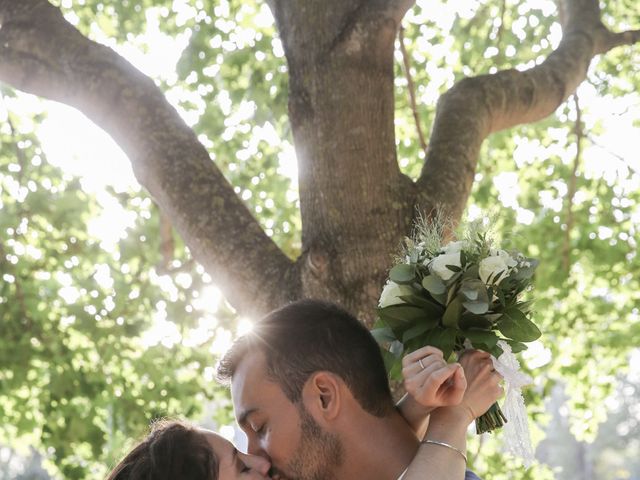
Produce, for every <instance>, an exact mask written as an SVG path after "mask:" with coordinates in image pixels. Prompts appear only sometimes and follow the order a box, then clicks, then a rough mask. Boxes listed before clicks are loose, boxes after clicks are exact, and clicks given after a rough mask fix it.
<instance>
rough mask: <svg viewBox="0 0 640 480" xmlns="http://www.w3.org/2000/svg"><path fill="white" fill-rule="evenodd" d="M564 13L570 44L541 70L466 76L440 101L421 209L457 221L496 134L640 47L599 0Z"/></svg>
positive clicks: (539, 113)
mask: <svg viewBox="0 0 640 480" xmlns="http://www.w3.org/2000/svg"><path fill="white" fill-rule="evenodd" d="M561 7H562V8H561V17H562V19H561V23H562V25H563V38H562V41H561V42H560V45H559V46H558V48H557V49H556V50H555V51H554V52H552V53H551V54H550V55H549V57H548V58H547V60H545V61H544V62H543V63H542V64H540V65H538V66H536V67H534V68H531V69H529V70H526V71H522V72H520V71H516V70H507V71H502V72H498V73H496V74H494V75H483V76H479V77H474V78H466V79H464V80H462V81H460V82H458V83H457V84H456V85H454V86H453V87H452V88H451V89H450V90H449V91H448V92H447V93H445V94H444V95H443V96H442V97H441V98H440V100H439V102H438V107H437V111H436V118H435V122H434V126H433V131H432V134H431V139H430V142H429V155H428V156H427V158H426V161H425V165H424V167H423V171H422V174H421V177H420V178H419V180H418V182H417V185H418V188H419V191H420V193H419V201H418V203H419V205H420V208H422V209H425V210H427V211H428V210H429V209H431V208H432V206H433V205H440V206H441V207H442V208H443V209H444V210H445V211H446V212H447V214H448V215H449V216H450V217H451V218H452V219H454V220H458V219H459V218H460V216H461V214H462V211H463V209H464V206H465V205H466V202H467V198H468V196H469V193H470V190H471V185H472V183H473V178H474V175H475V170H476V165H477V161H478V155H479V151H480V147H481V145H482V142H483V141H484V139H485V138H486V137H487V136H488V135H489V134H491V133H492V132H496V131H499V130H502V129H505V128H510V127H513V126H515V125H518V124H521V123H530V122H535V121H538V120H540V119H542V118H545V117H546V116H548V115H550V114H551V113H553V111H554V110H555V109H556V108H557V107H558V106H559V105H560V104H561V103H562V102H563V101H564V100H565V99H566V98H567V97H568V96H569V95H571V94H572V93H573V92H574V91H575V90H576V88H577V87H578V85H579V84H580V83H581V82H582V81H583V80H584V79H585V78H586V73H587V69H588V67H589V64H590V62H591V60H592V59H593V57H594V56H595V55H597V54H600V53H605V52H607V51H608V50H609V49H611V48H613V47H614V46H617V45H622V44H632V43H635V42H637V41H638V35H637V34H636V32H625V33H623V34H615V33H612V32H610V31H608V30H607V29H606V28H605V27H604V25H603V24H602V22H601V21H600V11H599V7H598V3H597V0H566V1H564V2H562V5H561Z"/></svg>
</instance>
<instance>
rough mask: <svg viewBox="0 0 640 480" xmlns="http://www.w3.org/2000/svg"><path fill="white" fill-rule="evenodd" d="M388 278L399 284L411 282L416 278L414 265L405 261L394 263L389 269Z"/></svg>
mask: <svg viewBox="0 0 640 480" xmlns="http://www.w3.org/2000/svg"><path fill="white" fill-rule="evenodd" d="M389 278H390V279H391V281H393V282H396V283H399V284H401V285H407V284H410V283H413V281H414V280H415V279H416V267H415V265H407V264H406V263H401V264H399V265H396V266H394V267H393V268H392V269H391V270H390V271H389Z"/></svg>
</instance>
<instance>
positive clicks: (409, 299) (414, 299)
mask: <svg viewBox="0 0 640 480" xmlns="http://www.w3.org/2000/svg"><path fill="white" fill-rule="evenodd" d="M399 298H400V300H402V301H403V302H406V303H408V304H409V305H413V306H417V307H420V308H422V309H423V310H424V311H425V314H426V315H427V317H428V318H435V319H436V320H440V318H442V315H443V314H444V308H443V307H442V305H439V304H437V303H435V302H432V301H430V300H428V299H426V298H424V297H421V296H419V295H403V296H401V297H399Z"/></svg>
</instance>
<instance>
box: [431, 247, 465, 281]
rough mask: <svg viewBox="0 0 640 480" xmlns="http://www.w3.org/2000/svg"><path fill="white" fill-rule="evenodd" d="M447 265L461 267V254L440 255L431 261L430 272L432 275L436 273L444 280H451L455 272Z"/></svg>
mask: <svg viewBox="0 0 640 480" xmlns="http://www.w3.org/2000/svg"><path fill="white" fill-rule="evenodd" d="M447 265H454V266H456V267H461V266H462V262H460V252H459V251H458V252H456V253H448V254H444V255H438V256H437V257H436V258H434V259H433V260H432V261H431V264H430V265H429V270H431V273H435V274H436V275H437V276H438V277H440V278H441V279H442V280H444V281H447V280H449V279H450V278H451V277H452V276H453V274H454V273H455V272H452V271H451V270H450V269H449V268H447Z"/></svg>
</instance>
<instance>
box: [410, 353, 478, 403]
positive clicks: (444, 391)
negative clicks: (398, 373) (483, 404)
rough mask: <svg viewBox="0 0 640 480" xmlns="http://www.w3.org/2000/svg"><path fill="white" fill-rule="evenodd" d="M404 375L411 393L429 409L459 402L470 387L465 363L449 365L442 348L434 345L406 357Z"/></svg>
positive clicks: (416, 400)
mask: <svg viewBox="0 0 640 480" xmlns="http://www.w3.org/2000/svg"><path fill="white" fill-rule="evenodd" d="M402 376H403V378H404V387H405V389H406V390H407V393H408V394H409V395H410V396H411V397H412V398H413V399H414V400H415V402H417V403H418V404H419V405H421V406H422V407H424V409H425V411H431V410H433V409H434V408H437V407H445V406H451V405H458V404H459V403H460V402H461V401H462V398H463V396H464V393H465V390H466V388H467V380H466V378H465V374H464V372H463V369H462V366H461V365H460V364H459V363H451V364H447V362H446V361H445V360H444V358H443V355H442V351H441V350H439V349H437V348H435V347H430V346H427V347H422V348H420V349H418V350H416V351H415V352H412V353H410V354H409V355H407V356H405V357H404V358H403V359H402ZM487 408H489V406H487Z"/></svg>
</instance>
